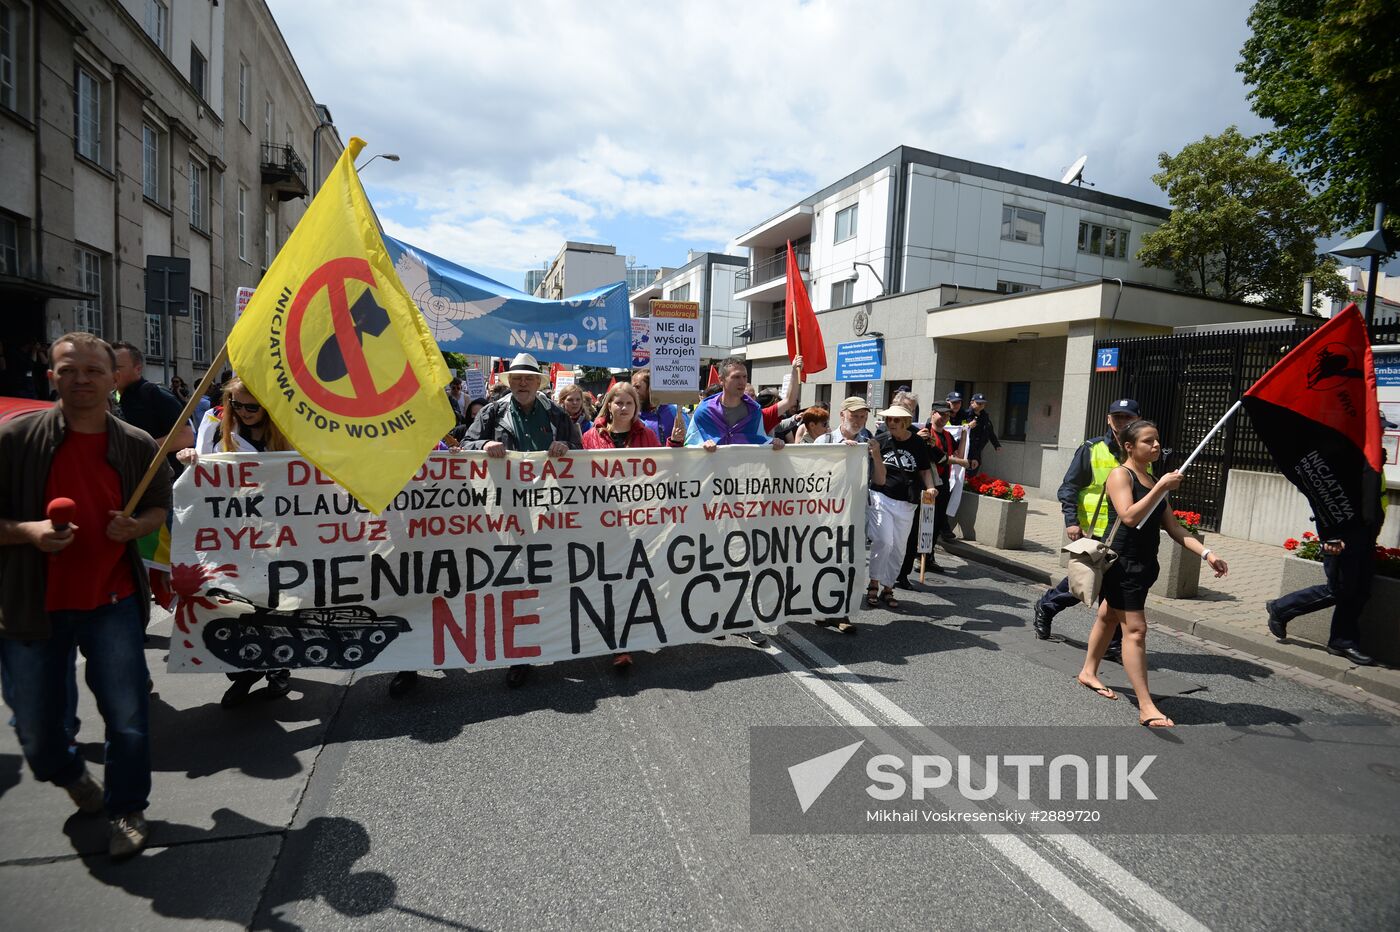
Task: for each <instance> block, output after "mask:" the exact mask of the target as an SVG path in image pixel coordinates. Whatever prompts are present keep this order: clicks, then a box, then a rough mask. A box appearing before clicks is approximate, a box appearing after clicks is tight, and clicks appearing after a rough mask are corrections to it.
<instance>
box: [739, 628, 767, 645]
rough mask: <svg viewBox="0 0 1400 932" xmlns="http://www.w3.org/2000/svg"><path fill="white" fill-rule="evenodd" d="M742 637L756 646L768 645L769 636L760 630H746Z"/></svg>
mask: <svg viewBox="0 0 1400 932" xmlns="http://www.w3.org/2000/svg"><path fill="white" fill-rule="evenodd" d="M740 637H742V638H745V639H747V640H748V642H749V643H750V644H752V645H753V646H754V647H767V646H768V638H767V637H766V636H765V635H763V634H762V633H760V632H758V631H745V632H743V633H742V634H741V635H740Z"/></svg>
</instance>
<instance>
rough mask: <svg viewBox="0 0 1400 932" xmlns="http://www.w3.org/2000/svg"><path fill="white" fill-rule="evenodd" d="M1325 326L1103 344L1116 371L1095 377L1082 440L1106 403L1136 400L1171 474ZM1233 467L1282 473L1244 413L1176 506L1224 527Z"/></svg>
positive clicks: (1203, 459) (1213, 446) (1398, 329)
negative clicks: (1111, 351)
mask: <svg viewBox="0 0 1400 932" xmlns="http://www.w3.org/2000/svg"><path fill="white" fill-rule="evenodd" d="M1322 323H1323V321H1322V320H1317V321H1311V320H1309V321H1301V320H1299V321H1294V322H1291V323H1289V324H1285V325H1282V326H1277V325H1274V326H1268V327H1261V328H1256V329H1251V330H1218V331H1211V332H1205V333H1182V334H1173V335H1165V336H1156V337H1133V338H1129V339H1112V340H1100V341H1098V342H1096V343H1095V344H1094V349H1095V354H1094V355H1095V358H1098V352H1097V351H1098V350H1100V349H1103V348H1106V347H1117V348H1118V371H1116V372H1095V373H1093V378H1092V379H1091V381H1090V383H1089V410H1088V415H1087V418H1086V420H1085V428H1084V429H1085V433H1084V436H1086V437H1098V436H1101V435H1102V434H1103V432H1104V430H1105V424H1104V412H1105V411H1107V410H1108V406H1109V404H1110V403H1112V402H1113V400H1114V399H1117V398H1132V399H1133V400H1135V401H1137V403H1138V404H1139V405H1141V406H1142V413H1143V416H1144V417H1146V418H1148V419H1150V420H1152V421H1155V422H1156V423H1157V426H1158V429H1159V431H1160V433H1161V435H1162V446H1163V447H1164V448H1168V452H1166V453H1164V455H1163V457H1162V460H1163V464H1162V467H1161V468H1163V469H1174V468H1176V467H1177V466H1179V465H1180V464H1181V463H1182V462H1184V461H1185V459H1186V457H1187V456H1189V455H1190V454H1191V451H1192V450H1194V449H1195V448H1196V444H1198V443H1200V442H1201V439H1202V438H1203V437H1205V435H1206V433H1207V432H1209V431H1210V429H1211V427H1212V426H1214V424H1215V422H1216V421H1217V420H1219V419H1220V416H1221V415H1222V414H1224V413H1225V412H1226V411H1227V410H1228V409H1229V407H1230V405H1232V404H1234V403H1235V402H1236V401H1238V400H1239V399H1240V398H1241V397H1242V396H1243V395H1244V393H1245V391H1246V390H1247V389H1248V388H1249V387H1250V386H1251V385H1253V384H1254V382H1255V381H1256V380H1258V378H1259V377H1260V376H1261V375H1263V374H1264V373H1265V372H1267V371H1268V370H1269V368H1270V367H1271V366H1273V365H1274V364H1275V363H1276V362H1278V361H1279V360H1280V359H1282V358H1283V357H1284V355H1285V354H1287V353H1288V351H1289V350H1291V349H1293V348H1294V347H1295V346H1297V345H1298V344H1299V343H1301V342H1302V341H1303V340H1305V339H1307V337H1308V335H1309V334H1311V333H1312V332H1313V330H1314V329H1316V328H1317V327H1318V326H1319V325H1320V324H1322ZM1398 340H1400V326H1397V325H1393V324H1392V325H1386V326H1384V327H1375V328H1372V331H1371V341H1372V342H1373V343H1386V342H1392V343H1393V342H1397V341H1398ZM1231 469H1250V470H1257V471H1260V472H1277V469H1276V468H1275V466H1274V461H1273V459H1272V458H1271V457H1270V456H1269V452H1268V450H1266V449H1265V448H1264V444H1263V442H1262V441H1260V439H1259V437H1258V435H1257V434H1255V432H1254V425H1253V423H1252V422H1251V421H1250V419H1249V415H1248V414H1247V413H1245V411H1244V410H1243V409H1241V410H1240V412H1239V413H1238V414H1236V415H1235V416H1234V418H1232V419H1231V421H1230V423H1229V424H1227V425H1225V427H1223V428H1222V429H1221V430H1220V432H1219V433H1217V434H1216V435H1215V436H1214V437H1212V438H1211V441H1210V443H1209V445H1207V446H1206V448H1205V449H1204V450H1202V451H1201V455H1200V456H1199V457H1197V459H1196V462H1195V463H1193V464H1192V465H1191V469H1190V470H1189V471H1188V472H1187V473H1186V478H1185V480H1184V481H1183V482H1182V484H1181V488H1180V489H1179V490H1178V491H1176V492H1174V493H1172V504H1173V505H1174V506H1175V507H1177V508H1181V509H1185V510H1187V511H1196V512H1200V515H1201V525H1202V526H1203V527H1204V528H1205V529H1207V530H1211V531H1218V530H1220V516H1221V512H1222V511H1223V510H1224V507H1225V484H1226V478H1227V476H1228V475H1229V472H1230V470H1231Z"/></svg>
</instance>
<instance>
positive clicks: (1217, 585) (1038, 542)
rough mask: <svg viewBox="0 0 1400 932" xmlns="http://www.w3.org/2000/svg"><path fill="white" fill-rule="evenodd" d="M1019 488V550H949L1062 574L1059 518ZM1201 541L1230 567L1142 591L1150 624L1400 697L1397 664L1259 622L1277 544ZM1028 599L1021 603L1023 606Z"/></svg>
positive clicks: (1362, 695) (1012, 567)
mask: <svg viewBox="0 0 1400 932" xmlns="http://www.w3.org/2000/svg"><path fill="white" fill-rule="evenodd" d="M1036 492H1037V490H1035V489H1030V488H1028V489H1026V500H1027V502H1028V504H1029V506H1030V508H1029V511H1028V513H1027V515H1026V539H1025V544H1024V549H1022V550H998V549H996V548H994V547H989V546H986V545H984V544H979V543H976V542H974V541H965V540H959V541H958V542H957V543H955V544H953V545H952V546H950V547H949V548H948V549H949V552H951V553H955V554H957V555H958V556H961V557H964V558H966V559H969V560H975V561H977V562H979V563H984V564H987V565H989V566H995V567H997V568H999V569H1002V570H1004V571H1006V572H1009V573H1012V574H1014V575H1017V576H1020V577H1022V578H1024V579H1028V580H1031V581H1032V582H1037V583H1044V584H1045V585H1053V584H1054V583H1056V582H1058V581H1059V580H1060V579H1062V578H1063V577H1064V575H1065V571H1064V568H1063V567H1061V566H1060V562H1059V556H1060V542H1061V539H1062V537H1063V534H1064V520H1063V518H1062V517H1061V515H1060V509H1059V503H1058V502H1056V501H1055V500H1054V499H1046V498H1039V497H1034V496H1035V495H1036ZM1206 545H1207V546H1209V547H1210V548H1212V549H1213V550H1215V551H1217V552H1218V553H1220V554H1222V555H1223V556H1224V557H1225V559H1226V560H1227V561H1229V564H1230V573H1229V575H1227V576H1226V577H1225V578H1223V579H1216V578H1215V575H1214V574H1213V573H1211V572H1209V571H1208V570H1205V569H1202V572H1201V584H1200V592H1199V593H1198V595H1197V597H1196V598H1194V599H1164V598H1161V597H1159V596H1155V595H1152V596H1148V611H1147V617H1148V622H1149V624H1154V623H1155V624H1163V625H1166V626H1168V627H1170V628H1174V629H1176V630H1178V631H1184V632H1186V633H1187V634H1192V635H1195V636H1196V637H1200V638H1204V639H1206V640H1208V641H1213V642H1215V643H1217V644H1220V645H1224V646H1225V647H1226V648H1227V651H1226V652H1227V653H1235V654H1236V655H1240V656H1247V657H1249V658H1250V659H1255V660H1257V661H1259V662H1261V663H1263V664H1265V665H1266V666H1280V665H1282V666H1287V667H1293V668H1295V669H1296V670H1297V671H1299V672H1298V673H1297V678H1298V679H1300V680H1303V681H1304V682H1308V683H1311V684H1312V685H1314V686H1317V687H1318V688H1323V689H1327V690H1328V691H1330V692H1333V693H1337V694H1339V695H1346V696H1348V697H1350V698H1352V699H1355V700H1357V701H1360V702H1363V703H1367V704H1371V703H1369V701H1368V696H1374V697H1380V698H1381V699H1382V700H1386V701H1387V704H1389V703H1400V670H1395V669H1390V668H1387V667H1380V666H1376V667H1357V666H1354V665H1352V664H1351V663H1349V662H1348V661H1346V660H1344V659H1342V658H1341V657H1334V656H1333V655H1331V654H1329V653H1327V650H1326V645H1324V644H1318V643H1314V642H1310V641H1306V640H1303V639H1302V638H1296V637H1293V636H1292V634H1291V633H1290V636H1289V639H1288V641H1286V642H1284V643H1282V644H1280V643H1279V642H1278V641H1276V640H1275V639H1274V637H1273V635H1271V634H1269V631H1268V628H1267V627H1266V626H1265V613H1264V603H1265V602H1266V601H1267V600H1269V599H1274V598H1277V597H1278V595H1279V584H1280V582H1281V581H1282V574H1283V560H1282V556H1283V549H1282V548H1281V547H1276V546H1273V545H1271V544H1260V543H1255V542H1254V541H1249V540H1239V539H1237V538H1234V537H1224V536H1222V535H1220V534H1213V533H1208V534H1206ZM1029 610H1030V609H1029V606H1027V611H1028V612H1029Z"/></svg>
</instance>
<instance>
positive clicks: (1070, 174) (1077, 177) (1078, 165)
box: [1060, 155, 1089, 185]
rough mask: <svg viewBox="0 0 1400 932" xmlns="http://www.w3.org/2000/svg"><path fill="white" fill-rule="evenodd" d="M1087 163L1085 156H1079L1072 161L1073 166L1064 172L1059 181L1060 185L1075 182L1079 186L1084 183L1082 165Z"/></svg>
mask: <svg viewBox="0 0 1400 932" xmlns="http://www.w3.org/2000/svg"><path fill="white" fill-rule="evenodd" d="M1088 161H1089V157H1088V156H1087V155H1081V156H1080V157H1079V158H1077V159H1075V160H1074V164H1073V165H1071V166H1070V167H1069V171H1067V172H1065V176H1064V177H1063V178H1061V179H1060V184H1074V183H1075V182H1076V181H1077V182H1079V183H1080V184H1081V185H1082V184H1083V183H1084V163H1085V162H1088Z"/></svg>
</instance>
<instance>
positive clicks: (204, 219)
mask: <svg viewBox="0 0 1400 932" xmlns="http://www.w3.org/2000/svg"><path fill="white" fill-rule="evenodd" d="M208 176H209V169H208V168H206V167H205V166H203V165H201V164H199V163H198V162H196V161H195V160H194V159H190V226H192V227H194V228H195V229H196V230H205V231H207V230H208V229H209V226H208V212H209V211H208V206H209V185H208Z"/></svg>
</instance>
